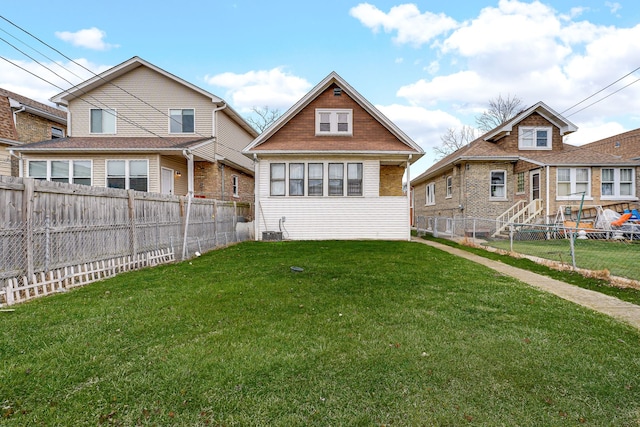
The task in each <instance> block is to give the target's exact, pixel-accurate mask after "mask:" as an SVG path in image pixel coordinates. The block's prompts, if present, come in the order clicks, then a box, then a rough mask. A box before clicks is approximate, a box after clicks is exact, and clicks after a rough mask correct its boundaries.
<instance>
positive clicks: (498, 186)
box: [489, 171, 507, 199]
mask: <svg viewBox="0 0 640 427" xmlns="http://www.w3.org/2000/svg"><path fill="white" fill-rule="evenodd" d="M506 187H507V172H506V171H491V187H490V194H489V195H490V197H491V198H492V199H506V198H507V193H506V191H505V190H506Z"/></svg>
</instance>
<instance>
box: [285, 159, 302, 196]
mask: <svg viewBox="0 0 640 427" xmlns="http://www.w3.org/2000/svg"><path fill="white" fill-rule="evenodd" d="M289 195H290V196H304V163H289Z"/></svg>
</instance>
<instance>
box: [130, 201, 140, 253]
mask: <svg viewBox="0 0 640 427" xmlns="http://www.w3.org/2000/svg"><path fill="white" fill-rule="evenodd" d="M128 196H129V247H130V248H131V256H132V257H135V256H136V253H137V252H138V247H137V246H138V244H137V239H136V206H135V205H136V199H135V195H134V191H133V190H129V191H128Z"/></svg>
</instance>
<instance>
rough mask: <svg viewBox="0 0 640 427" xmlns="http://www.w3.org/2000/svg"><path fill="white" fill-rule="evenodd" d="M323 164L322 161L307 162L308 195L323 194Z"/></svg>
mask: <svg viewBox="0 0 640 427" xmlns="http://www.w3.org/2000/svg"><path fill="white" fill-rule="evenodd" d="M323 169H324V165H323V164H322V163H309V182H308V183H307V185H308V194H309V196H322V195H323V194H324V191H323V187H324V183H323V173H324V170H323Z"/></svg>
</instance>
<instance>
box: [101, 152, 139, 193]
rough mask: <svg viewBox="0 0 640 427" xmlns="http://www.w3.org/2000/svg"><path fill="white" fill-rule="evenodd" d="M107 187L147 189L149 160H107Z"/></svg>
mask: <svg viewBox="0 0 640 427" xmlns="http://www.w3.org/2000/svg"><path fill="white" fill-rule="evenodd" d="M107 187H108V188H122V189H126V190H136V191H149V162H148V161H147V160H144V159H140V160H107Z"/></svg>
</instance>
